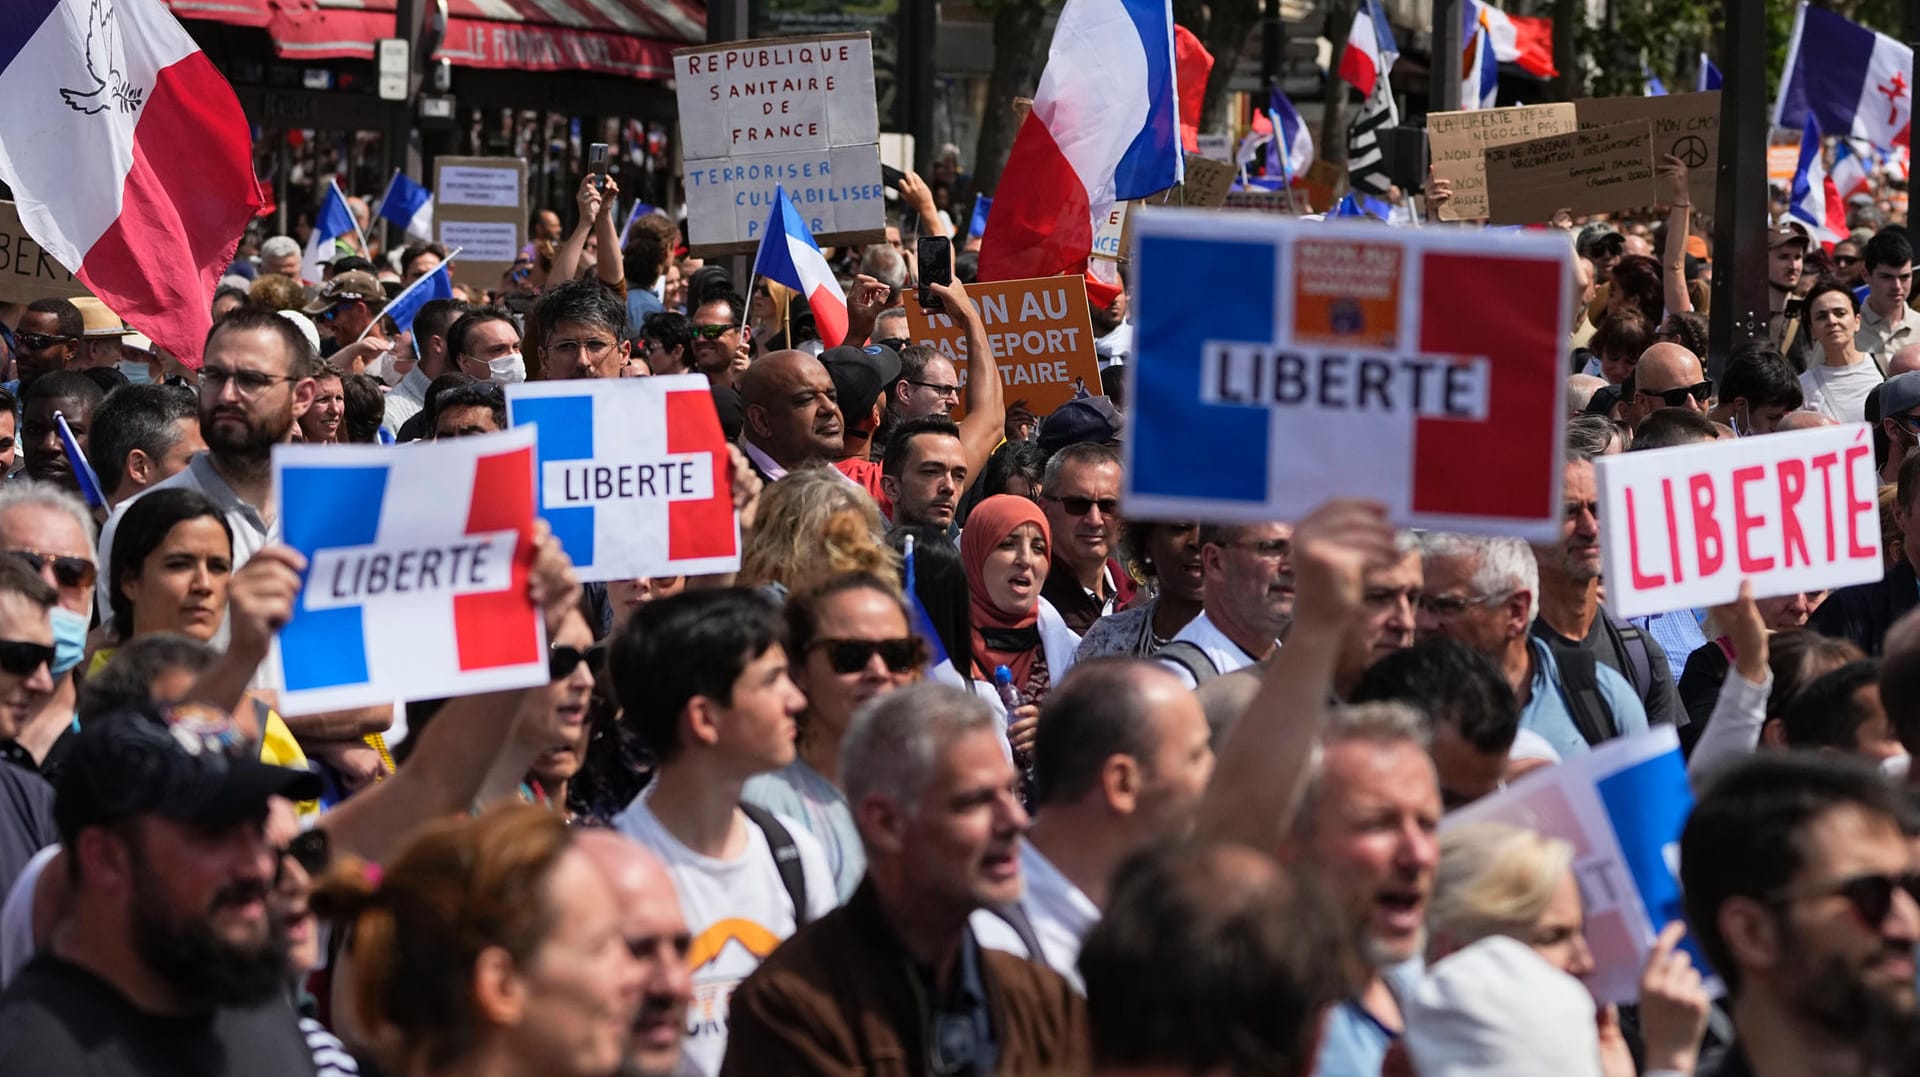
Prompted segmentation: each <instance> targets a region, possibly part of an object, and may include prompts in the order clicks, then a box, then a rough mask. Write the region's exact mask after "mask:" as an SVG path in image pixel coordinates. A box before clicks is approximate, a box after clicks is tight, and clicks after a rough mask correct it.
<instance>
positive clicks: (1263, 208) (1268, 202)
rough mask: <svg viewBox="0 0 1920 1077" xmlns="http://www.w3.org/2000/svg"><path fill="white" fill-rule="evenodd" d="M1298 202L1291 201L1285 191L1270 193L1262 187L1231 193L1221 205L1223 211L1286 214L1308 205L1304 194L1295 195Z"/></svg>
mask: <svg viewBox="0 0 1920 1077" xmlns="http://www.w3.org/2000/svg"><path fill="white" fill-rule="evenodd" d="M1294 197H1295V198H1297V199H1298V201H1297V202H1293V201H1289V199H1288V197H1287V192H1285V191H1269V190H1265V189H1264V188H1260V187H1253V188H1249V189H1247V190H1244V191H1229V192H1228V193H1227V198H1226V201H1224V202H1222V203H1221V204H1220V205H1221V207H1222V208H1223V209H1251V210H1257V211H1259V212H1261V213H1286V212H1288V211H1289V210H1292V209H1294V208H1295V207H1296V206H1303V205H1305V204H1306V197H1305V195H1304V194H1299V195H1295V196H1294Z"/></svg>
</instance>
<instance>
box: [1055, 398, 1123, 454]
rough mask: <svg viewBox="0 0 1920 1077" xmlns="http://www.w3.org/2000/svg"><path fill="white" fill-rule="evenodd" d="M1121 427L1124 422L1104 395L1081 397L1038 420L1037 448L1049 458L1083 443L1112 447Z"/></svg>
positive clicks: (1111, 402) (1116, 409) (1117, 438)
mask: <svg viewBox="0 0 1920 1077" xmlns="http://www.w3.org/2000/svg"><path fill="white" fill-rule="evenodd" d="M1124 425H1125V420H1124V418H1123V417H1122V416H1121V414H1120V411H1119V409H1118V408H1115V407H1114V406H1113V401H1111V400H1108V399H1107V398H1106V397H1104V396H1083V397H1080V398H1079V399H1077V400H1069V401H1067V402H1066V403H1064V404H1062V405H1060V406H1059V407H1057V408H1055V409H1053V414H1052V415H1049V416H1047V417H1046V418H1045V419H1043V420H1041V422H1040V449H1041V451H1042V452H1045V453H1046V454H1047V455H1048V456H1052V455H1053V454H1054V453H1057V452H1059V451H1060V450H1061V449H1064V448H1066V447H1067V446H1069V445H1078V444H1081V443H1082V442H1092V443H1093V444H1095V445H1114V444H1116V443H1117V442H1118V441H1119V440H1120V430H1121V428H1122V427H1123V426H1124Z"/></svg>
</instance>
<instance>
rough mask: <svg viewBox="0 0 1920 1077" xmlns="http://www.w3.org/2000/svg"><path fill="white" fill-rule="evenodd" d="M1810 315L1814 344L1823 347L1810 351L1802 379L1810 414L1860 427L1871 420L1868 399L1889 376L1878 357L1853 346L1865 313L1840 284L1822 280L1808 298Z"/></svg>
mask: <svg viewBox="0 0 1920 1077" xmlns="http://www.w3.org/2000/svg"><path fill="white" fill-rule="evenodd" d="M1806 311H1807V330H1808V337H1809V340H1810V342H1811V343H1813V344H1816V345H1818V346H1819V347H1818V351H1817V353H1816V352H1815V351H1813V350H1809V351H1808V353H1807V370H1806V373H1804V374H1802V375H1800V391H1801V393H1802V394H1804V395H1805V396H1806V398H1807V410H1809V411H1817V412H1819V413H1820V414H1822V415H1825V416H1827V417H1828V418H1830V419H1832V420H1833V421H1835V422H1839V423H1857V422H1859V421H1861V419H1862V418H1864V417H1865V416H1866V409H1867V394H1868V393H1871V392H1873V389H1874V386H1876V385H1879V384H1880V383H1881V382H1882V381H1884V380H1885V375H1883V374H1881V372H1880V366H1879V364H1878V363H1877V362H1876V361H1875V360H1874V359H1873V357H1871V356H1869V355H1867V354H1865V353H1863V352H1861V351H1860V350H1859V349H1858V348H1856V347H1854V343H1853V340H1854V335H1855V334H1856V333H1858V332H1859V331H1860V313H1859V308H1858V307H1856V306H1855V305H1854V302H1853V293H1852V292H1849V291H1848V290H1847V289H1846V287H1845V286H1844V285H1842V284H1840V283H1839V282H1838V281H1833V280H1823V281H1821V282H1820V283H1819V284H1816V285H1814V287H1813V291H1811V292H1808V293H1807V306H1806ZM1816 354H1817V356H1818V357H1819V359H1820V360H1821V361H1820V362H1818V363H1816V362H1814V359H1815V357H1816Z"/></svg>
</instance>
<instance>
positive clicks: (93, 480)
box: [53, 411, 107, 509]
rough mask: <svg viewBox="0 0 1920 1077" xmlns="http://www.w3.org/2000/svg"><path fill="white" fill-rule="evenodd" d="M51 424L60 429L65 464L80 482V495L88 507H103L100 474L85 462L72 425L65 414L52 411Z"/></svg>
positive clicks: (104, 498)
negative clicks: (65, 456)
mask: <svg viewBox="0 0 1920 1077" xmlns="http://www.w3.org/2000/svg"><path fill="white" fill-rule="evenodd" d="M53 425H54V426H55V427H56V428H58V430H59V431H60V448H61V449H62V450H63V451H64V452H65V453H66V454H67V466H68V467H70V468H72V469H73V480H74V481H75V482H77V483H79V484H80V496H81V497H83V498H85V499H86V502H87V507H88V508H93V509H98V508H105V507H106V504H107V497H106V495H105V494H103V493H101V492H100V476H99V475H97V474H95V473H94V470H93V465H92V464H90V463H88V462H87V454H86V453H83V452H81V451H80V442H79V441H78V440H76V439H75V438H74V436H73V427H71V426H68V425H67V417H66V415H65V414H64V413H62V412H58V411H56V412H54V413H53Z"/></svg>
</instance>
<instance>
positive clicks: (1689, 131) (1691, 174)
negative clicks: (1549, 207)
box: [1573, 90, 1720, 214]
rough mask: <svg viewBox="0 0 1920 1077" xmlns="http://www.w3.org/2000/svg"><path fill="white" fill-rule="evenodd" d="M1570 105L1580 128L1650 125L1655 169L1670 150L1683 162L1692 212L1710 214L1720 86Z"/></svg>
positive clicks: (1715, 174) (1717, 161) (1716, 159)
mask: <svg viewBox="0 0 1920 1077" xmlns="http://www.w3.org/2000/svg"><path fill="white" fill-rule="evenodd" d="M1573 108H1574V113H1575V116H1576V118H1577V120H1578V121H1579V124H1580V126H1581V127H1606V126H1610V125H1612V124H1616V123H1631V122H1636V121H1640V120H1644V121H1646V122H1647V123H1649V124H1651V125H1652V155H1653V165H1654V167H1655V168H1658V167H1659V166H1660V163H1661V161H1662V159H1663V158H1664V157H1665V156H1666V155H1667V154H1669V153H1671V154H1673V155H1674V156H1675V157H1678V158H1680V159H1681V160H1682V161H1685V162H1686V164H1687V188H1688V190H1689V192H1690V193H1691V194H1692V196H1693V208H1694V210H1695V211H1696V212H1699V213H1705V214H1712V213H1713V195H1714V185H1715V184H1716V183H1717V182H1718V173H1719V170H1720V91H1719V90H1708V91H1707V92H1705V93H1677V94H1667V95H1666V96H1664V97H1589V98H1585V99H1582V100H1579V101H1575V102H1574V103H1573ZM1615 208H1625V207H1615Z"/></svg>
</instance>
